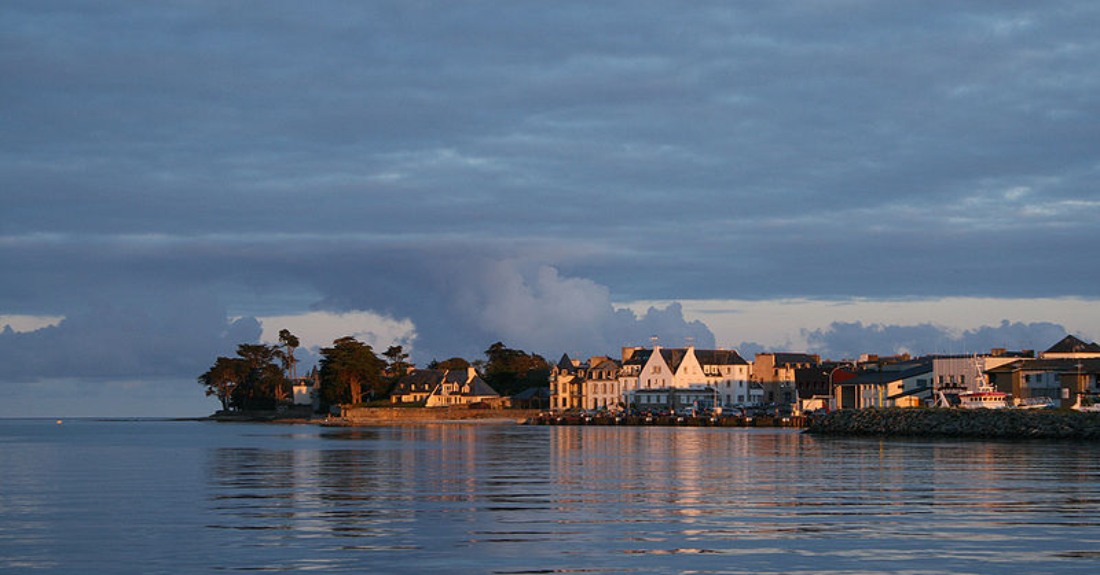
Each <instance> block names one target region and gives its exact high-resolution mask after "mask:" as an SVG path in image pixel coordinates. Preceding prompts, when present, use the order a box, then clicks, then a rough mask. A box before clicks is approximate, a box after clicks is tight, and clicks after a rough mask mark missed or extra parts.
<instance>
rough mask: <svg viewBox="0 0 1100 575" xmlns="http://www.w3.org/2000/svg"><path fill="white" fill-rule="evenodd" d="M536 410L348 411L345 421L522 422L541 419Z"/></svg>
mask: <svg viewBox="0 0 1100 575" xmlns="http://www.w3.org/2000/svg"><path fill="white" fill-rule="evenodd" d="M538 413H539V412H538V410H535V409H470V408H468V407H465V406H457V405H456V406H451V407H345V408H344V409H343V413H342V419H343V420H345V421H346V422H347V423H349V424H353V425H356V424H365V425H370V424H379V425H386V424H394V423H432V422H446V421H462V420H474V419H499V420H508V421H516V422H521V421H524V420H526V419H528V418H531V417H534V416H536V415H538Z"/></svg>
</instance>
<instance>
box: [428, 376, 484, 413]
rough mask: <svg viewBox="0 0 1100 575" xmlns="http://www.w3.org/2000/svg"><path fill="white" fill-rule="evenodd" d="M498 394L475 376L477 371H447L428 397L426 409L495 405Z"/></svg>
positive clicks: (479, 377)
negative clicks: (473, 404)
mask: <svg viewBox="0 0 1100 575" xmlns="http://www.w3.org/2000/svg"><path fill="white" fill-rule="evenodd" d="M499 400H500V394H499V393H497V392H496V390H495V389H493V388H492V387H489V384H487V383H485V380H483V379H481V376H479V375H478V374H477V370H475V369H474V368H472V367H468V368H466V369H465V370H455V371H448V372H447V373H446V375H445V376H444V377H443V381H441V382H440V383H439V385H437V386H436V387H435V389H433V390H432V392H431V394H430V395H428V399H427V401H426V403H425V405H426V406H427V407H442V406H451V405H468V404H471V403H480V402H486V403H496V402H498V401H499Z"/></svg>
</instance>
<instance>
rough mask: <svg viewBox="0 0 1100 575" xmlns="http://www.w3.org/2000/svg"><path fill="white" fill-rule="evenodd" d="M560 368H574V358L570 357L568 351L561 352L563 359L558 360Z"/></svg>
mask: <svg viewBox="0 0 1100 575" xmlns="http://www.w3.org/2000/svg"><path fill="white" fill-rule="evenodd" d="M558 369H560V370H562V371H570V370H572V369H573V360H571V359H569V354H568V353H563V354H561V359H560V360H559V361H558Z"/></svg>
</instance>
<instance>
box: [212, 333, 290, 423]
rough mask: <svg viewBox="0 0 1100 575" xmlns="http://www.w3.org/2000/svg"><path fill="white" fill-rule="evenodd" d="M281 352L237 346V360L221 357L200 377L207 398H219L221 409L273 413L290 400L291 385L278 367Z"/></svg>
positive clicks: (264, 346) (257, 345) (252, 346)
mask: <svg viewBox="0 0 1100 575" xmlns="http://www.w3.org/2000/svg"><path fill="white" fill-rule="evenodd" d="M278 359H279V351H278V350H277V349H276V348H275V347H272V346H268V345H262V344H241V345H239V346H237V357H219V358H217V360H215V361H214V365H213V367H211V368H210V369H209V370H207V371H206V373H203V374H202V375H200V376H199V378H198V379H199V383H200V384H202V385H203V386H204V387H206V395H214V396H217V398H218V401H220V402H221V404H222V409H226V410H228V409H238V410H240V409H273V408H274V407H275V406H276V405H277V404H278V403H280V402H286V401H287V400H289V398H290V383H289V382H288V381H287V379H286V378H285V377H284V376H283V370H282V369H281V368H280V367H279V366H278V365H276V363H275V362H276V360H278Z"/></svg>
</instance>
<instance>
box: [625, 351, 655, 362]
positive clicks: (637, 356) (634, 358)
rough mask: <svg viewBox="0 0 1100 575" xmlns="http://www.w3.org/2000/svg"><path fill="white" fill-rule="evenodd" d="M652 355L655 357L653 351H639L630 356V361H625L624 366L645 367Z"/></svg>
mask: <svg viewBox="0 0 1100 575" xmlns="http://www.w3.org/2000/svg"><path fill="white" fill-rule="evenodd" d="M651 355H653V350H652V349H639V350H638V351H635V352H634V355H631V356H630V359H628V360H626V361H624V362H623V365H645V363H646V362H647V361H649V356H651Z"/></svg>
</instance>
